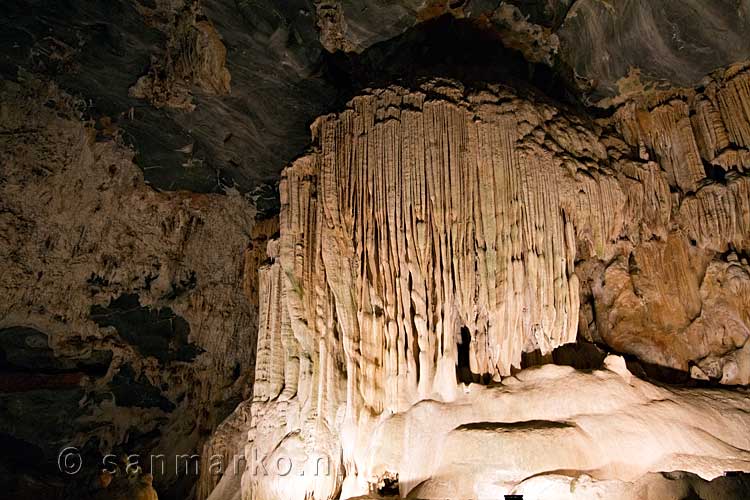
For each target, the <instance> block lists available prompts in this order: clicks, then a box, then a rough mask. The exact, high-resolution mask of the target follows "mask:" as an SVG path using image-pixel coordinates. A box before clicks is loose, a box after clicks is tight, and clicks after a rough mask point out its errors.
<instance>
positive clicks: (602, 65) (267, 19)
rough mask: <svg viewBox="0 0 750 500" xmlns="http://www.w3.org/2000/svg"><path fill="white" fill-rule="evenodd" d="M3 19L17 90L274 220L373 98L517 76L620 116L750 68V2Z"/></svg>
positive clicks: (349, 6) (208, 3) (230, 8)
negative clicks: (433, 84)
mask: <svg viewBox="0 0 750 500" xmlns="http://www.w3.org/2000/svg"><path fill="white" fill-rule="evenodd" d="M0 10H1V12H2V15H0V19H1V20H0V23H2V25H1V26H0V32H1V33H2V35H0V37H1V38H0V39H1V40H2V43H3V45H4V48H3V50H2V53H1V54H0V71H1V72H2V76H3V78H5V79H16V78H18V74H19V71H21V72H23V71H27V72H30V73H33V74H36V75H42V76H45V77H48V78H51V79H53V80H54V81H55V82H56V83H57V84H58V85H60V86H61V88H62V89H64V90H65V91H67V92H69V93H71V94H73V95H75V96H78V97H80V98H82V99H83V100H84V102H85V103H86V104H85V106H86V109H85V113H86V115H87V116H88V117H89V118H90V119H92V120H94V121H95V122H96V123H97V127H98V128H99V129H100V130H101V133H103V134H107V133H113V131H116V133H119V134H121V135H122V137H123V138H124V140H125V141H126V142H127V143H128V144H130V145H131V146H132V147H133V148H134V150H135V152H136V163H137V164H138V165H139V167H140V168H141V169H142V170H143V172H144V176H145V178H146V181H147V182H148V183H150V184H151V185H152V186H154V187H156V188H158V189H160V190H190V191H196V192H224V191H226V190H227V189H229V188H236V189H238V190H239V191H240V192H242V193H252V194H253V197H254V198H255V199H256V201H257V202H258V205H259V207H260V208H261V209H262V210H263V209H264V208H263V207H266V206H267V209H268V210H271V211H273V210H274V206H275V202H274V201H273V200H274V197H275V196H274V193H273V191H274V189H273V185H274V183H275V182H276V181H277V179H278V175H279V173H280V171H281V169H282V168H283V167H284V166H285V165H286V164H288V162H289V161H291V160H292V159H293V158H295V157H296V156H298V155H299V154H301V153H302V152H304V150H305V148H306V147H307V146H308V144H309V139H308V138H309V126H310V124H311V123H312V121H313V119H314V118H315V117H317V116H319V115H321V114H323V113H325V112H330V111H332V110H334V109H336V108H337V107H341V106H342V105H343V103H345V102H346V100H347V99H348V98H350V97H351V95H352V93H353V92H356V91H357V90H359V89H360V88H362V87H363V86H366V85H368V84H372V83H375V82H378V81H381V82H382V81H383V80H403V79H406V78H413V77H418V76H420V68H421V70H422V71H423V72H429V73H430V76H434V74H435V73H436V72H437V73H439V72H440V68H441V67H443V68H448V69H449V70H450V71H451V72H455V71H457V70H459V68H463V72H462V73H461V74H458V75H455V74H453V75H450V76H460V77H462V79H464V80H466V79H470V78H472V77H474V78H481V79H484V80H487V79H490V80H492V79H500V78H503V79H507V78H508V77H509V76H514V77H517V78H519V79H524V80H530V81H531V82H532V84H534V85H535V86H537V87H542V90H543V91H545V92H546V93H556V94H557V95H555V96H554V97H557V98H559V99H560V100H565V101H568V102H570V103H574V104H577V105H581V106H588V107H601V108H604V109H606V108H607V107H608V106H611V105H612V104H613V103H616V102H617V99H618V96H622V95H627V94H628V93H632V92H643V91H644V89H646V90H647V89H658V88H663V87H664V86H686V87H693V86H695V85H698V84H700V82H701V79H702V78H704V77H705V76H706V75H707V74H708V73H710V72H711V71H712V70H714V69H716V68H719V67H723V66H726V65H729V64H731V63H733V62H736V61H741V60H744V59H747V58H748V56H749V55H750V38H748V37H747V36H746V33H747V32H748V28H750V26H748V24H749V23H750V0H717V1H713V2H705V1H702V0H689V1H682V0H664V1H659V2H652V1H648V0H627V1H617V2H609V1H602V0H577V1H575V0H528V1H522V0H516V1H509V2H501V1H497V0H463V1H462V0H454V1H438V0H427V1H418V0H401V1H390V0H387V1H386V0H359V1H354V0H325V1H309V0H284V1H274V0H203V1H201V2H200V3H194V4H191V3H190V2H185V1H183V0H144V1H142V2H139V1H137V0H96V1H90V2H75V1H59V0H33V1H29V0H11V1H6V2H3V5H2V7H0ZM446 16H447V17H449V18H450V19H446ZM504 47H508V48H509V49H508V50H509V51H511V52H515V55H511V56H508V54H507V53H505V51H506V49H505V48H504ZM500 54H502V56H500ZM521 55H522V57H519V56H521ZM513 57H515V62H512V63H510V64H508V63H507V62H506V61H508V60H513ZM526 61H528V63H527V62H526ZM509 73H510V74H509ZM544 87H546V88H544Z"/></svg>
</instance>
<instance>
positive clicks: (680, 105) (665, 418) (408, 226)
mask: <svg viewBox="0 0 750 500" xmlns="http://www.w3.org/2000/svg"><path fill="white" fill-rule="evenodd" d="M749 81H750V76H749V75H748V73H747V72H745V71H744V70H743V68H742V67H735V68H730V69H729V70H727V71H724V72H721V73H717V74H715V75H713V79H712V80H711V83H710V85H708V86H707V87H705V88H703V89H701V90H700V91H691V92H685V93H679V92H672V93H671V94H670V93H664V94H659V95H651V96H649V97H648V99H646V98H644V99H643V100H642V101H637V102H636V101H633V102H629V103H628V104H627V105H624V106H623V107H621V108H620V109H619V110H618V111H617V112H616V113H614V115H613V116H612V117H610V118H606V119H599V120H591V119H587V118H582V117H580V116H578V115H576V114H575V113H574V112H572V111H570V110H567V109H561V108H559V107H556V106H555V105H553V104H551V103H548V102H546V101H545V100H543V99H542V98H540V97H538V96H535V95H534V94H533V93H530V92H526V93H521V92H519V91H517V90H511V89H510V88H507V87H504V86H500V85H489V86H486V87H484V88H481V89H466V88H464V87H463V86H462V85H460V84H458V83H456V82H453V81H447V80H432V81H429V82H426V83H423V84H421V85H420V86H419V87H418V88H416V89H413V90H410V89H405V88H401V87H397V86H392V87H388V88H385V89H379V90H370V91H367V92H366V93H364V94H363V95H361V96H359V97H357V98H355V99H353V100H352V101H351V102H350V103H349V104H348V106H347V108H346V109H345V110H344V111H342V112H341V113H338V114H332V115H328V116H324V117H321V118H319V119H318V120H317V121H316V122H315V123H314V125H313V127H312V130H313V142H314V147H313V150H312V151H311V152H310V153H309V154H308V155H306V156H304V157H302V158H300V159H298V160H297V161H295V162H294V163H293V164H292V165H291V166H289V167H288V168H287V169H286V170H285V171H284V173H283V176H282V181H281V186H280V192H281V215H280V236H279V238H278V240H276V241H272V242H270V243H269V245H268V255H269V257H270V259H271V263H270V264H269V265H267V266H266V267H264V268H262V269H261V270H260V272H259V275H260V297H261V306H260V318H259V324H260V329H259V334H258V352H257V365H256V377H255V388H254V400H253V403H252V406H251V414H252V418H251V421H250V423H249V424H248V426H249V439H248V443H247V446H246V458H247V459H248V462H251V461H253V462H252V463H257V461H258V459H259V458H261V459H264V460H267V462H268V463H278V460H281V459H283V460H290V461H291V463H292V464H293V465H294V467H297V468H296V469H293V473H292V475H293V477H290V476H289V475H288V474H280V473H278V471H277V473H276V474H274V473H271V474H270V475H267V474H258V473H257V470H251V468H248V469H247V470H246V472H245V474H244V476H243V478H242V484H241V491H242V494H243V495H244V496H245V497H248V498H253V499H256V500H259V499H267V498H290V499H292V498H294V499H297V498H299V499H303V498H310V497H312V498H316V499H319V498H320V499H322V498H338V497H339V495H340V496H341V497H342V498H350V497H354V496H357V495H363V494H367V493H368V492H370V493H372V492H377V491H378V490H379V491H380V492H389V491H390V492H394V491H395V492H398V493H400V495H401V496H406V495H412V496H414V498H464V497H465V498H498V495H500V496H501V495H502V494H506V493H510V492H511V491H518V492H523V493H524V495H526V496H527V497H530V498H536V497H535V496H534V492H535V491H537V492H538V491H541V490H543V489H544V488H545V487H550V488H552V487H553V486H554V485H557V486H555V487H561V488H563V489H564V488H568V490H570V491H572V490H573V489H574V487H575V486H576V485H575V484H573V483H575V482H576V481H579V482H580V483H581V484H583V483H586V484H587V486H584V487H582V489H581V490H580V491H583V492H586V491H588V493H586V494H588V495H590V496H593V495H595V494H596V492H597V491H608V492H610V494H612V495H615V493H616V494H617V495H620V496H618V497H617V498H643V497H642V496H641V497H639V496H638V493H637V491H636V489H634V488H636V486H633V485H629V484H628V483H633V482H635V483H634V484H638V485H640V486H638V487H639V488H640V487H642V488H646V489H648V488H651V489H652V490H653V491H656V490H654V488H656V489H659V488H662V490H660V491H667V492H671V493H670V494H672V493H674V494H675V495H677V493H675V492H677V491H678V490H679V491H686V488H687V489H690V488H693V489H694V488H696V487H697V486H695V485H696V484H699V483H700V484H703V483H705V484H703V486H702V487H705V488H709V489H710V488H725V486H722V485H719V486H716V484H717V483H706V481H710V480H712V479H714V478H717V477H720V476H722V474H723V473H724V472H725V471H733V470H737V471H750V454H749V453H748V450H750V442H748V441H747V437H746V436H744V431H743V430H742V429H746V428H747V426H748V425H750V420H749V419H748V406H747V405H748V402H747V397H746V394H745V393H744V392H743V389H737V390H733V391H728V390H726V389H695V388H693V389H689V388H684V389H671V390H670V389H666V388H660V387H657V386H655V385H652V384H651V383H649V382H646V381H641V380H638V379H636V378H634V377H633V376H632V374H631V372H630V371H629V370H628V368H627V367H626V364H625V361H624V360H623V359H622V358H620V357H617V356H609V357H608V358H607V359H606V360H605V362H604V366H603V367H601V368H602V369H599V370H595V371H593V372H588V373H582V372H577V371H575V370H574V369H573V368H570V367H555V366H545V367H541V368H535V369H529V370H524V371H521V372H518V370H519V369H520V368H522V358H523V356H524V353H529V352H535V353H537V354H538V355H539V356H541V357H542V358H549V356H550V353H551V352H552V351H553V350H554V349H555V348H557V347H559V346H561V345H563V344H566V343H571V342H574V341H576V339H577V338H578V339H579V340H586V341H593V342H597V343H599V344H600V345H603V346H609V348H610V349H614V350H615V351H618V352H621V353H627V354H631V355H635V356H637V358H638V359H640V360H641V361H643V362H644V363H646V364H654V365H659V366H662V367H664V368H671V369H675V370H678V371H683V372H685V373H687V372H690V374H691V375H692V376H693V377H695V378H701V379H710V380H713V382H714V383H717V382H720V383H722V384H728V385H747V384H748V377H749V376H750V371H749V370H748V368H749V366H750V356H749V355H750V352H748V351H749V350H750V347H748V346H750V344H748V342H747V339H748V317H747V313H746V311H747V310H748V308H747V299H748V294H747V290H748V289H749V288H748V287H749V286H750V268H749V267H748V263H747V260H746V253H745V252H746V251H747V246H748V242H749V241H750V240H748V237H749V236H750V197H749V196H748V191H747V190H748V181H747V178H746V177H745V176H744V171H745V169H746V168H747V167H748V166H750V164H748V163H747V160H748V156H747V153H748V149H747V147H748V145H749V144H748V139H747V135H746V134H747V132H748V131H750V92H748V89H749V87H748V82H749ZM243 411H246V409H244V408H243ZM246 428H247V427H246ZM238 434H239V435H242V433H238ZM321 462H322V463H325V465H326V473H321V471H320V464H321ZM561 471H568V472H561ZM672 471H685V474H687V475H685V476H680V477H681V479H680V478H675V477H670V478H667V479H665V476H663V475H660V473H668V472H672ZM584 472H585V474H586V476H585V477H586V478H588V479H585V480H579V479H575V478H577V477H578V476H580V475H581V474H583V473H584ZM553 473H554V474H553ZM686 478H687V479H686ZM231 481H234V488H237V487H239V484H237V483H239V482H238V481H236V479H233V478H231V477H226V478H225V480H224V481H222V483H223V484H222V483H220V486H219V488H217V490H216V492H215V495H214V496H213V497H211V498H230V497H231V495H232V494H234V493H232V491H233V489H232V487H230V486H229V483H230V482H231ZM571 481H573V483H571ZM701 481H703V483H701ZM532 483H533V485H536V486H533V485H532ZM543 483H544V484H543ZM576 484H578V483H576ZM560 485H563V486H560ZM542 486H544V487H542ZM631 486H632V487H631ZM535 488H536V489H535ZM587 488H588V489H587ZM558 489H559V488H558ZM602 489H604V490H602ZM722 491H724V490H722ZM618 492H619V493H618ZM582 494H583V493H582ZM628 495H630V496H628ZM615 497H616V496H612V498H615ZM539 498H544V497H542V496H540V497H539ZM575 498H579V497H578V496H576V497H575ZM581 498H587V497H586V496H585V495H584V496H582V497H581ZM653 498H656V497H653ZM659 498H671V497H666V496H665V497H659ZM675 498H681V497H679V496H675Z"/></svg>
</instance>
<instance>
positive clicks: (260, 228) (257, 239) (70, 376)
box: [0, 79, 275, 491]
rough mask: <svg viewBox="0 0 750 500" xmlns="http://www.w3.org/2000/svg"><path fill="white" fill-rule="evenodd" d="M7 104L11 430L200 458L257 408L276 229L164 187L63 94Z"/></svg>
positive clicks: (4, 205)
mask: <svg viewBox="0 0 750 500" xmlns="http://www.w3.org/2000/svg"><path fill="white" fill-rule="evenodd" d="M0 93H1V94H2V105H1V106H0V130H1V131H2V133H0V145H1V146H0V149H1V150H2V152H3V153H2V156H3V160H2V167H1V168H2V170H1V174H0V179H1V180H0V259H1V260H2V262H3V269H2V273H0V343H1V345H0V347H1V348H2V349H3V353H4V354H3V359H2V362H1V363H0V371H2V372H3V374H2V375H0V392H2V394H0V398H1V399H2V401H3V405H7V408H9V414H6V415H4V416H3V417H2V418H0V427H1V428H2V431H1V432H6V433H7V432H13V433H15V434H14V435H16V436H17V437H19V438H21V439H26V440H27V441H28V442H29V443H31V444H32V445H34V446H36V447H38V448H39V449H41V450H42V451H43V452H44V453H46V454H55V453H57V451H58V449H59V446H62V445H76V446H82V445H83V444H84V443H86V442H87V441H89V440H93V443H94V446H95V449H98V451H99V452H101V453H108V452H110V451H111V450H115V449H117V450H119V449H120V448H119V447H120V446H123V445H124V443H126V442H127V443H128V444H127V446H128V448H127V449H125V450H124V451H126V452H128V453H146V452H148V451H150V450H151V449H153V450H155V451H156V452H158V453H164V454H165V455H168V456H169V454H170V453H172V454H174V453H180V454H182V453H188V454H190V453H194V452H195V450H196V449H197V446H198V445H199V443H200V442H201V441H202V440H203V439H205V437H206V435H207V434H208V433H210V432H211V431H212V430H213V429H214V428H215V427H216V426H217V425H218V423H219V422H220V421H221V420H223V419H224V417H225V416H226V415H227V414H229V413H230V412H231V411H232V410H233V409H234V407H235V406H236V404H237V403H238V402H239V401H240V400H241V399H242V398H243V397H247V393H246V391H247V390H248V389H249V382H250V381H251V379H250V378H249V377H251V376H252V370H253V366H254V344H255V334H256V333H255V332H256V330H257V323H256V318H257V309H256V308H257V305H256V304H257V302H255V303H254V302H253V301H257V292H255V291H254V289H255V287H254V286H253V285H252V283H254V282H256V281H257V274H256V269H257V265H256V264H255V262H257V261H258V259H259V258H262V257H260V256H261V252H262V251H263V249H264V247H265V244H264V241H265V238H266V237H267V235H264V234H263V233H264V231H266V230H267V231H270V233H269V234H273V232H274V231H275V228H273V224H270V225H269V224H268V223H265V224H260V225H257V226H256V225H255V221H254V218H253V215H254V209H253V208H252V206H251V205H250V204H249V203H248V201H247V200H246V199H245V198H244V197H242V196H240V195H239V194H230V195H226V196H224V195H201V194H192V193H187V192H175V193H160V192H157V191H155V190H153V189H152V188H151V187H149V186H148V185H146V184H144V182H143V177H142V174H141V172H140V170H139V169H138V168H137V167H136V166H135V165H134V164H133V163H132V152H131V151H129V150H128V149H127V148H125V147H124V146H122V145H120V144H119V143H118V142H117V141H114V140H111V139H105V140H101V138H100V140H97V139H96V138H95V131H94V130H93V128H91V127H89V126H88V125H86V124H84V123H82V122H81V121H80V119H79V118H78V114H77V112H76V109H77V108H76V105H77V102H76V101H75V100H74V99H72V98H70V97H69V96H66V95H65V94H63V93H61V92H59V91H58V90H57V89H55V88H54V87H53V86H47V85H45V84H41V83H40V82H38V81H35V80H33V79H29V80H28V81H25V82H23V85H19V84H15V83H10V82H3V83H2V87H0ZM244 282H247V285H246V287H244V288H243V283H244ZM245 288H246V290H245ZM14 339H16V340H14ZM32 341H33V343H32ZM28 371H32V372H41V375H36V376H29V375H26V376H24V375H23V373H26V372H28ZM6 372H7V373H6ZM17 372H18V373H17ZM48 372H49V374H47V375H45V374H46V373H48ZM60 372H62V373H60ZM49 389H54V391H56V392H54V395H50V394H53V393H50V392H49V391H48V390H49ZM45 391H47V392H45ZM47 395H50V396H47ZM66 395H68V396H66ZM47 397H55V398H58V399H57V400H55V401H54V402H52V403H51V404H52V405H53V407H54V408H55V411H54V412H53V413H49V412H50V410H49V409H46V410H45V409H44V407H40V408H38V409H36V410H35V408H36V407H35V406H33V405H34V404H35V403H34V401H37V400H38V399H39V398H42V399H44V398H47ZM24 398H27V399H24ZM63 398H68V399H63ZM68 403H70V404H68ZM4 407H5V406H4ZM13 408H20V410H19V411H21V412H22V413H20V414H15V413H14V411H15V410H12V409H13ZM66 408H70V412H68V410H67V409H66ZM66 412H68V413H66ZM49 415H54V416H55V418H58V417H59V418H60V419H61V420H60V423H59V424H56V423H55V422H56V421H55V420H54V419H53V420H49V418H48V416H49ZM50 426H51V428H48V427H50ZM24 429H25V430H24ZM47 436H52V437H50V439H53V438H54V439H53V441H48V440H47ZM144 436H145V437H144ZM29 446H31V445H29ZM89 463H90V462H89ZM92 466H93V465H92ZM84 472H85V471H84ZM192 480H195V478H194V477H193V478H192ZM170 482H171V478H169V477H162V476H157V477H156V478H155V481H154V484H155V485H156V486H157V488H159V489H160V490H161V491H164V489H165V488H166V487H167V486H168V485H169V483H170Z"/></svg>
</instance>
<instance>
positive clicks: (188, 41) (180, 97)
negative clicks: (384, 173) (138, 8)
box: [129, 2, 231, 111]
mask: <svg viewBox="0 0 750 500" xmlns="http://www.w3.org/2000/svg"><path fill="white" fill-rule="evenodd" d="M142 9H144V8H142ZM155 14H156V13H155ZM173 23H174V25H173V26H168V27H167V28H166V30H167V33H168V36H169V43H168V45H167V49H166V53H165V54H164V55H163V57H162V60H160V61H155V62H154V63H153V64H152V66H151V68H150V69H149V72H148V74H146V75H144V76H142V77H140V78H139V79H138V81H137V82H136V83H135V85H133V86H132V87H131V88H130V91H129V93H130V95H131V96H132V97H137V98H140V99H147V100H148V101H149V102H150V103H151V104H152V105H153V106H154V107H156V108H161V107H165V106H166V107H170V108H177V109H187V110H189V111H192V110H193V109H194V108H195V106H194V105H193V103H192V96H191V94H190V88H191V86H192V85H195V86H197V87H199V88H200V89H201V90H202V91H203V92H205V93H207V94H216V95H225V94H229V92H230V81H231V75H230V74H229V70H228V69H227V68H226V59H227V49H226V47H225V46H224V43H223V42H222V41H221V37H220V36H219V33H218V32H217V31H216V29H215V28H214V26H213V24H211V22H210V21H208V20H207V19H206V18H205V16H203V15H201V12H200V8H199V7H198V4H197V2H196V3H192V4H188V5H187V6H186V7H185V8H184V10H182V11H181V12H178V13H177V14H176V15H175V19H174V21H173Z"/></svg>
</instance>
